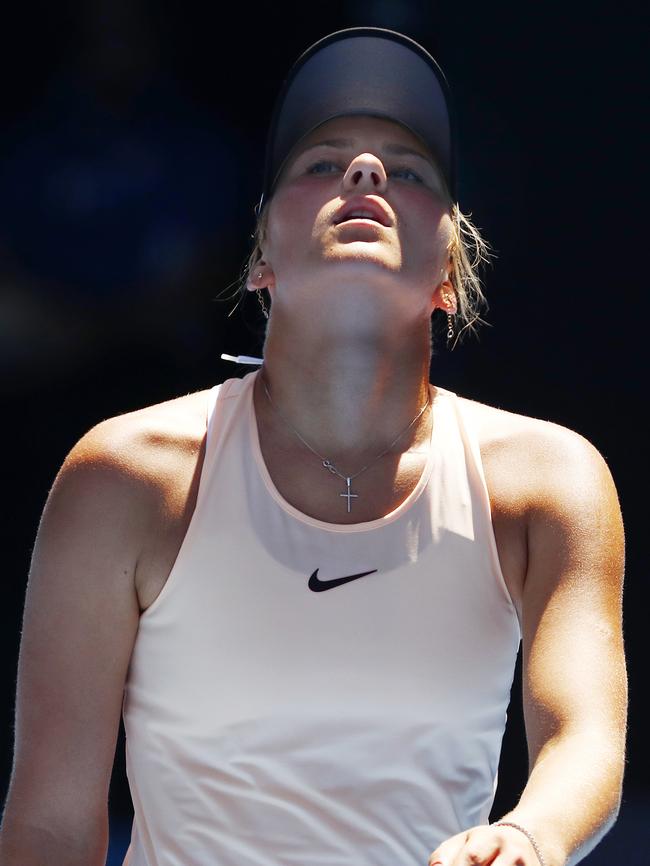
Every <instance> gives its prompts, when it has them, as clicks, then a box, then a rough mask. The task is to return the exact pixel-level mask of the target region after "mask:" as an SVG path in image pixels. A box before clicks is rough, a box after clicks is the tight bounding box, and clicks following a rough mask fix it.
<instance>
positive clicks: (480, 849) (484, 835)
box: [428, 824, 539, 866]
mask: <svg viewBox="0 0 650 866" xmlns="http://www.w3.org/2000/svg"><path fill="white" fill-rule="evenodd" d="M428 866H539V859H538V857H537V854H536V853H535V849H534V848H533V846H532V845H531V844H530V841H529V840H528V838H527V836H525V835H524V833H522V832H521V830H517V829H516V827H498V826H496V825H490V824H488V825H486V824H480V825H478V826H477V827H471V828H470V829H469V830H464V831H463V832H462V833H457V834H456V836H452V837H451V838H450V839H446V840H445V841H444V842H443V843H442V844H441V845H438V847H437V848H436V850H435V851H433V853H432V854H431V855H430V857H429V863H428Z"/></svg>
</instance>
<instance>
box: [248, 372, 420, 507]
mask: <svg viewBox="0 0 650 866" xmlns="http://www.w3.org/2000/svg"><path fill="white" fill-rule="evenodd" d="M260 379H261V380H262V385H263V387H264V390H265V392H266V396H267V397H268V398H269V403H270V404H271V406H272V407H273V409H274V410H275V411H276V412H277V413H278V415H279V416H280V418H282V420H283V421H284V423H285V424H286V425H287V427H290V428H291V429H292V430H293V432H294V433H295V434H296V436H297V437H298V439H300V441H301V442H302V443H303V445H306V446H307V448H309V450H310V451H311V452H312V454H315V455H316V456H317V457H319V458H320V460H321V462H322V464H323V466H324V468H325V469H327V470H328V472H331V473H332V474H334V475H338V476H339V478H342V479H343V480H344V481H345V483H346V485H347V490H346V491H345V493H339V496H344V497H345V498H346V499H347V502H348V514H349V513H350V511H351V507H350V504H351V501H352V499H358V498H359V494H358V493H352V492H351V490H350V483H351V481H352V479H353V478H356V477H357V475H361V473H362V472H365V471H366V469H368V468H369V467H370V466H373V465H374V464H375V463H376V462H377V461H378V460H379V458H380V457H383V456H384V454H386V453H387V452H388V451H390V449H391V448H392V447H393V445H394V444H395V443H396V442H397V440H398V439H399V438H400V436H403V435H404V434H405V433H406V432H407V431H408V430H410V429H411V427H412V426H413V425H414V424H415V422H416V421H417V420H418V418H419V417H420V416H421V415H422V413H423V412H424V410H425V409H426V408H427V406H428V405H429V404H430V402H431V400H430V398H429V396H427V402H426V403H425V404H424V406H423V407H422V408H421V409H420V411H419V412H418V414H417V415H416V416H415V418H414V419H413V420H412V421H411V423H410V424H409V425H408V427H406V428H405V429H404V430H402V432H401V433H400V434H399V435H397V436H396V437H395V438H394V439H393V441H392V442H391V443H390V445H389V446H388V448H385V449H384V450H383V451H382V452H381V454H378V455H377V456H376V457H375V459H374V460H371V461H370V463H367V464H366V465H365V466H364V467H363V469H359V471H358V472H355V473H354V475H343V474H342V473H341V472H339V471H338V469H337V468H336V466H334V464H333V463H332V461H331V460H328V459H327V457H323V455H322V454H319V453H318V451H316V450H315V449H314V448H312V447H311V445H310V444H309V442H305V440H304V439H303V438H302V436H301V435H300V433H298V431H297V430H296V428H295V427H294V426H293V424H291V423H290V422H289V421H287V419H286V418H285V417H284V415H283V414H282V412H280V410H279V409H278V407H277V406H276V405H275V403H274V402H273V400H272V399H271V395H270V394H269V389H268V388H267V387H266V382H265V380H264V378H263V377H262V375H261V374H260Z"/></svg>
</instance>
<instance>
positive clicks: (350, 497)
mask: <svg viewBox="0 0 650 866" xmlns="http://www.w3.org/2000/svg"><path fill="white" fill-rule="evenodd" d="M345 483H346V484H347V485H348V489H347V491H346V492H345V493H339V496H345V497H346V499H347V500H348V514H349V513H350V500H351V499H352V498H354V499H358V498H359V494H358V493H350V479H349V478H346V479H345Z"/></svg>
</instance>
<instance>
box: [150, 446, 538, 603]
mask: <svg viewBox="0 0 650 866" xmlns="http://www.w3.org/2000/svg"><path fill="white" fill-rule="evenodd" d="M197 432H198V431H197ZM262 456H263V459H264V464H265V466H266V469H267V471H268V474H269V477H270V480H271V482H272V484H273V485H274V487H275V488H276V490H277V492H278V493H279V495H280V496H281V497H282V498H283V499H284V500H285V501H286V502H287V503H289V504H290V505H292V506H293V507H294V508H296V509H298V510H299V511H300V512H301V513H303V514H306V515H308V516H310V517H313V518H315V519H316V520H321V521H325V522H327V523H337V524H344V525H345V524H354V523H362V522H366V521H372V520H376V519H378V518H381V517H384V516H386V515H388V514H390V513H391V512H393V511H395V510H396V509H398V508H399V507H400V506H401V505H403V504H404V502H405V501H406V500H407V499H408V498H409V497H410V496H412V495H413V494H414V491H416V488H417V486H418V484H419V483H420V481H421V479H422V475H423V472H424V471H425V468H426V462H427V461H426V453H423V452H420V451H415V452H408V453H405V454H401V455H397V456H395V455H386V457H385V459H382V460H381V461H379V463H378V464H376V465H375V466H372V467H369V468H368V469H367V470H366V471H362V472H359V468H361V467H351V466H350V467H347V466H342V467H340V468H341V469H342V470H343V472H342V474H344V475H345V474H346V473H347V472H349V473H350V476H349V477H350V478H351V481H350V485H349V486H348V484H347V481H346V478H341V477H339V476H338V475H335V474H333V473H332V472H330V471H328V470H326V469H325V468H324V467H323V466H322V463H321V461H320V460H319V459H318V458H317V457H315V456H312V455H301V454H299V453H297V452H291V453H288V452H287V451H286V450H282V449H280V448H277V447H274V444H273V443H272V442H268V443H265V444H264V445H262ZM203 459H204V449H203V448H201V449H199V450H198V454H196V455H191V454H188V453H187V450H185V449H183V450H179V451H178V453H175V454H172V455H170V461H169V465H170V466H171V467H172V471H170V472H169V473H168V474H167V478H166V481H165V485H166V489H165V491H164V499H165V507H164V509H161V510H160V514H159V515H158V517H157V519H156V520H155V521H154V526H153V531H152V533H151V535H150V538H149V539H148V542H147V544H146V545H145V548H144V550H143V552H142V556H141V557H140V560H139V563H138V568H137V572H136V590H137V594H138V599H139V604H140V608H141V610H142V611H144V610H146V609H147V608H148V607H149V606H150V605H151V604H152V603H153V602H154V601H155V599H156V598H157V597H158V595H159V593H160V592H161V590H162V588H163V587H164V585H165V583H166V580H167V578H168V576H169V574H170V572H171V570H172V567H173V565H174V562H175V561H176V558H177V556H178V553H179V550H180V547H181V544H182V542H183V539H184V537H185V534H186V533H187V530H188V527H189V523H190V520H191V517H192V513H193V510H194V507H195V505H196V496H197V493H198V481H199V477H200V473H201V469H202V464H203ZM337 468H338V467H337ZM483 468H484V472H485V476H486V479H487V482H488V490H489V493H490V500H491V508H492V527H493V530H494V536H495V541H496V547H497V552H498V556H499V561H500V564H501V568H502V571H503V575H504V579H505V582H506V585H507V587H508V590H509V592H510V595H511V597H512V598H513V601H514V602H515V605H516V607H517V608H518V611H519V614H520V616H521V600H522V595H523V586H524V577H525V569H526V538H525V526H524V522H523V520H522V519H521V517H519V516H518V515H516V514H513V513H512V511H511V510H509V509H508V508H506V507H505V506H503V507H502V499H503V497H501V495H500V487H499V471H498V469H497V466H496V465H493V457H492V455H491V452H490V451H489V449H487V450H486V453H485V455H484V456H483ZM355 473H358V474H356V477H354V476H355ZM348 509H349V510H348Z"/></svg>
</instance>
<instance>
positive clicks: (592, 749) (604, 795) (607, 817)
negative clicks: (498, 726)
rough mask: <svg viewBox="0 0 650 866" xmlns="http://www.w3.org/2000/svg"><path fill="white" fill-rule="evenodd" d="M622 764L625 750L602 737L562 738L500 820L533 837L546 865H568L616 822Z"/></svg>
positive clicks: (543, 757) (540, 761)
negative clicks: (513, 804)
mask: <svg viewBox="0 0 650 866" xmlns="http://www.w3.org/2000/svg"><path fill="white" fill-rule="evenodd" d="M624 765H625V758H624V751H623V750H622V749H619V750H618V751H613V750H612V746H611V740H608V738H606V737H604V736H603V735H600V736H596V735H591V736H589V735H585V734H584V733H581V734H576V735H573V736H564V737H562V738H561V739H560V740H558V741H557V742H553V743H549V744H547V746H546V747H545V749H543V750H542V752H540V755H539V758H538V760H537V761H536V763H535V765H534V767H533V770H532V772H531V774H530V777H529V779H528V782H527V784H526V787H525V788H524V791H523V793H522V795H521V798H520V800H519V803H518V804H517V806H516V807H515V808H514V809H512V810H511V811H510V812H508V814H507V815H504V816H503V817H502V818H501V819H500V820H503V821H513V822H515V823H517V824H521V825H522V826H523V827H525V828H526V829H527V830H528V831H529V832H530V833H531V834H532V836H533V837H534V838H535V840H536V841H537V844H538V846H539V848H540V851H541V853H542V854H543V856H544V861H545V866H573V864H575V863H578V862H579V861H580V860H581V859H582V858H583V857H586V855H587V854H588V853H589V851H591V850H592V849H593V848H594V847H595V845H596V844H597V843H598V842H599V841H600V839H602V837H603V836H604V835H605V833H607V831H608V830H609V829H610V828H611V826H612V825H613V823H614V821H615V820H616V816H617V814H618V809H619V806H620V800H621V789H622V783H623V771H624Z"/></svg>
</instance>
